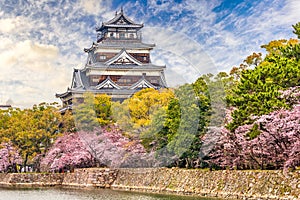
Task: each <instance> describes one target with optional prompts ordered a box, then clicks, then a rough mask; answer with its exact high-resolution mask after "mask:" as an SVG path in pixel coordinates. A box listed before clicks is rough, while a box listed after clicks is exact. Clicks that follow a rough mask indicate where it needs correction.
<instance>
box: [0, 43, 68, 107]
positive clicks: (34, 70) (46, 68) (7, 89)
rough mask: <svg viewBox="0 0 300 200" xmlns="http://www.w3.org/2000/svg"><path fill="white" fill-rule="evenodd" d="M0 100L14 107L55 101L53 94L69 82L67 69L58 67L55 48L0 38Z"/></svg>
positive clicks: (57, 53)
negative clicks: (8, 101)
mask: <svg viewBox="0 0 300 200" xmlns="http://www.w3.org/2000/svg"><path fill="white" fill-rule="evenodd" d="M0 42H3V43H2V44H5V45H4V46H1V49H0V52H1V53H0V71H1V73H0V80H3V81H2V82H0V90H1V93H0V96H1V98H0V100H1V101H2V102H1V103H3V102H4V101H6V100H7V99H12V100H13V102H14V103H15V104H16V105H18V106H28V105H32V104H33V103H35V104H37V103H40V102H41V101H45V100H51V101H55V100H57V99H55V96H54V95H55V92H57V90H63V89H65V87H66V85H68V84H69V82H70V79H71V78H70V77H69V76H71V73H70V72H69V70H70V69H68V68H66V67H65V66H62V65H61V64H58V61H60V60H61V58H60V57H59V52H58V48H57V47H55V46H53V45H45V44H39V43H34V42H32V41H29V40H26V41H21V42H14V41H12V40H9V39H7V38H0Z"/></svg>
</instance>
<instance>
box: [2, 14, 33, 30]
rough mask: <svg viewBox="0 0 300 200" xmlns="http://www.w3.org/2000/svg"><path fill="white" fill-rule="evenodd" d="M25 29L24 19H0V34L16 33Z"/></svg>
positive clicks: (25, 21)
mask: <svg viewBox="0 0 300 200" xmlns="http://www.w3.org/2000/svg"><path fill="white" fill-rule="evenodd" d="M27 27H28V24H27V20H26V18H24V17H15V18H3V19H0V33H1V32H2V33H5V34H8V33H12V32H16V31H22V30H24V29H26V28H27Z"/></svg>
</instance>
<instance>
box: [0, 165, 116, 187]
mask: <svg viewBox="0 0 300 200" xmlns="http://www.w3.org/2000/svg"><path fill="white" fill-rule="evenodd" d="M116 176H117V170H115V169H108V168H88V169H75V171H74V172H73V173H60V174H59V173H9V174H4V173H2V174H0V186H6V187H11V186H13V187H44V186H64V187H101V188H109V187H110V186H111V184H112V183H113V181H114V180H115V179H116Z"/></svg>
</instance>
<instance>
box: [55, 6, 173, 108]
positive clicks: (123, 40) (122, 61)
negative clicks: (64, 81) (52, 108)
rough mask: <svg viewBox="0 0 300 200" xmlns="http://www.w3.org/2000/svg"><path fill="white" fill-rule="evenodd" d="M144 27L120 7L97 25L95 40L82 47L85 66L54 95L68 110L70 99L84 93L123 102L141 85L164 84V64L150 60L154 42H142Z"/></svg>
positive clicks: (75, 71)
mask: <svg viewBox="0 0 300 200" xmlns="http://www.w3.org/2000/svg"><path fill="white" fill-rule="evenodd" d="M143 26H144V25H143V24H138V23H135V22H134V21H132V20H131V19H129V18H128V17H127V16H126V15H125V14H124V13H123V9H121V11H120V12H119V13H118V12H116V14H115V17H114V18H113V19H111V20H109V21H108V22H105V23H102V25H101V26H99V27H98V28H96V32H97V41H96V42H93V44H92V46H91V47H90V48H85V49H84V51H85V52H86V53H87V61H86V64H85V66H84V68H83V69H74V71H73V78H72V83H71V87H69V88H68V89H67V91H66V92H65V93H62V94H56V97H57V98H60V99H61V100H62V102H63V107H64V108H65V109H71V108H72V101H73V100H74V99H77V100H78V99H79V100H80V99H82V98H83V94H84V93H86V92H91V93H93V94H107V95H110V96H111V98H112V100H113V101H123V100H124V99H127V98H129V97H130V96H132V95H133V94H134V93H135V92H137V91H139V90H141V89H143V88H154V89H160V88H165V87H167V84H166V79H165V75H164V70H165V68H166V66H165V65H164V66H159V65H154V64H152V62H151V58H150V51H151V50H152V49H153V48H154V47H155V44H145V43H143V42H142V34H141V29H142V28H143Z"/></svg>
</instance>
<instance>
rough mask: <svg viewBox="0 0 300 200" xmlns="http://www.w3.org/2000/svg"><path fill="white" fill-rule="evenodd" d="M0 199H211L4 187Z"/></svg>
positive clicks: (206, 199)
mask: <svg viewBox="0 0 300 200" xmlns="http://www.w3.org/2000/svg"><path fill="white" fill-rule="evenodd" d="M0 200H212V199H211V198H200V197H190V196H175V195H162V194H148V193H137V192H122V191H115V190H109V189H78V190H77V189H53V188H51V189H45V188H43V189H6V188H0ZM214 200H216V199H214Z"/></svg>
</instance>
